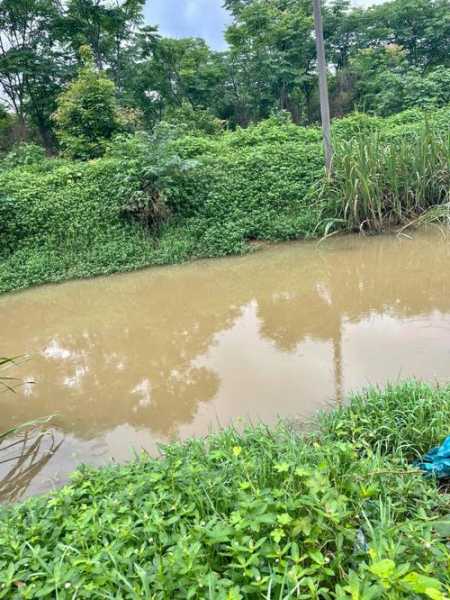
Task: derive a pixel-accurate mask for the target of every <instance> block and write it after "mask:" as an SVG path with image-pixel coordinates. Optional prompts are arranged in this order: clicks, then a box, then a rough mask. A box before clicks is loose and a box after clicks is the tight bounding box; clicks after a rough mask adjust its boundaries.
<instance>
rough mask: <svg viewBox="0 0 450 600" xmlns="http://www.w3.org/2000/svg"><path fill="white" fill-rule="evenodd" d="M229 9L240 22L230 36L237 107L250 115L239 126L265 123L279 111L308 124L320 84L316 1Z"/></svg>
mask: <svg viewBox="0 0 450 600" xmlns="http://www.w3.org/2000/svg"><path fill="white" fill-rule="evenodd" d="M226 5H227V6H228V7H229V8H230V9H231V10H232V13H233V15H234V17H235V20H234V23H233V24H232V25H231V26H230V27H229V28H228V30H227V32H226V39H227V41H228V43H229V45H230V61H231V65H232V67H233V79H232V81H233V86H232V89H233V92H234V95H235V98H236V105H237V106H239V105H241V107H242V105H243V108H244V110H245V112H244V114H242V115H240V116H238V117H237V121H238V122H241V123H243V124H245V121H248V120H259V119H261V118H265V117H267V116H269V115H270V113H271V112H272V111H274V110H287V111H289V112H290V113H291V115H292V117H293V119H294V121H296V122H299V121H301V120H302V119H303V120H304V119H305V118H306V117H307V112H308V101H309V99H310V95H311V91H312V87H313V85H314V82H315V75H314V66H315V48H314V38H313V36H312V28H313V19H312V5H311V2H310V0H301V1H298V0H270V1H269V2H267V1H266V0H253V1H247V2H240V1H238V2H233V1H229V2H227V3H226ZM243 108H241V109H240V110H241V111H242V110H243Z"/></svg>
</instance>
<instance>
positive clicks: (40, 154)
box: [0, 143, 47, 170]
mask: <svg viewBox="0 0 450 600" xmlns="http://www.w3.org/2000/svg"><path fill="white" fill-rule="evenodd" d="M46 158H47V157H46V154H45V150H44V148H42V146H38V145H37V144H25V143H22V144H17V145H16V146H14V147H13V148H11V150H10V151H9V152H8V154H7V155H6V156H5V157H4V158H3V159H2V160H1V161H0V169H2V170H6V169H14V168H15V167H23V166H30V165H35V164H39V163H42V162H43V161H44V160H46Z"/></svg>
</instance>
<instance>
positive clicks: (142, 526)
mask: <svg viewBox="0 0 450 600" xmlns="http://www.w3.org/2000/svg"><path fill="white" fill-rule="evenodd" d="M402 402H403V403H404V405H405V407H406V415H405V416H404V417H403V416H402V413H401V411H400V410H399V408H398V407H399V406H400V404H401V403H402ZM431 407H433V411H431ZM393 408H394V409H396V410H394V411H392V409H393ZM413 415H415V418H414V417H413ZM449 416H450V388H443V389H433V388H431V387H428V386H426V385H421V384H416V383H406V384H403V385H399V386H396V387H391V388H387V389H386V390H385V391H383V392H381V391H376V390H371V391H369V392H368V393H366V394H363V395H360V396H356V397H354V398H353V399H352V400H351V401H350V403H349V405H348V406H347V407H346V408H342V409H340V410H338V411H336V412H334V413H332V415H329V416H324V417H322V418H320V419H319V424H318V430H317V431H316V432H315V433H313V434H301V433H299V432H298V431H297V430H296V429H294V428H293V427H289V426H286V425H284V426H279V427H278V428H276V429H275V430H272V431H271V430H268V429H267V428H264V427H262V426H261V427H249V428H247V429H246V430H245V431H244V432H242V433H238V432H237V431H235V430H233V429H227V430H225V431H223V432H221V433H219V434H217V435H213V436H210V437H208V438H206V439H205V440H191V441H189V442H187V443H184V444H172V445H170V446H167V447H165V448H164V451H163V456H162V458H161V459H160V460H156V459H151V458H149V457H142V458H140V459H138V460H136V461H135V462H133V463H131V464H129V465H126V466H112V467H109V468H105V469H101V470H95V469H92V468H87V467H85V468H82V469H80V470H79V471H77V472H76V473H75V474H74V476H73V479H72V482H71V483H70V484H69V485H67V486H66V487H64V488H63V489H61V490H60V491H58V492H56V493H55V494H53V495H51V496H49V497H42V498H34V499H31V500H29V501H27V502H25V503H23V504H21V505H17V506H13V507H10V508H4V509H3V510H2V512H1V513H0V516H1V519H0V595H1V596H2V597H7V598H37V597H42V598H45V597H48V598H55V597H58V598H74V597H76V598H155V599H157V598H161V599H162V598H183V599H184V598H199V599H200V598H201V599H204V598H213V599H224V600H225V599H228V600H234V599H240V598H255V599H256V598H277V599H279V598H286V599H287V598H308V599H309V598H311V599H319V598H323V599H332V598H333V599H334V598H336V599H340V600H344V599H349V600H350V599H355V598H361V599H363V598H364V599H365V598H373V599H376V598H389V599H394V600H395V599H397V598H398V599H402V598H413V599H414V598H433V599H445V598H446V597H447V595H448V593H449V591H450V577H449V571H448V564H449V558H450V553H449V548H448V546H447V538H446V537H445V535H446V534H448V524H449V523H448V512H449V498H448V496H447V495H445V494H443V493H440V492H439V490H438V489H437V487H436V484H435V482H434V481H433V480H431V479H427V478H425V477H423V476H422V475H421V474H420V473H418V472H417V471H416V470H415V468H414V466H411V463H410V462H409V460H410V458H411V457H413V456H417V455H419V454H420V453H421V452H422V451H423V449H424V447H425V446H427V444H428V443H430V444H436V443H438V442H439V441H440V440H441V438H442V437H443V436H444V435H446V434H447V433H448V423H449ZM374 432H375V433H374ZM446 527H447V529H446Z"/></svg>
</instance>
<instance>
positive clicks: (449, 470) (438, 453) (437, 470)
mask: <svg viewBox="0 0 450 600" xmlns="http://www.w3.org/2000/svg"><path fill="white" fill-rule="evenodd" d="M417 466H418V467H419V469H421V470H422V471H425V472H426V473H429V474H430V475H435V476H436V477H438V478H439V479H445V478H446V477H450V435H449V436H448V438H446V439H445V440H444V442H443V444H442V445H441V446H438V447H437V448H433V449H432V450H430V451H429V452H427V454H425V456H424V457H423V462H420V463H418V464H417Z"/></svg>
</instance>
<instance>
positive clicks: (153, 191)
mask: <svg viewBox="0 0 450 600" xmlns="http://www.w3.org/2000/svg"><path fill="white" fill-rule="evenodd" d="M172 136H173V131H172V130H171V128H167V127H159V128H157V129H156V131H155V132H154V133H153V134H152V135H150V134H146V133H139V134H136V135H134V136H125V135H124V136H118V137H116V139H115V140H114V142H113V143H112V144H111V145H110V146H109V149H108V156H111V157H114V158H116V159H118V163H117V175H116V177H115V180H116V186H117V187H116V189H117V194H118V197H119V198H120V204H121V207H122V211H123V212H124V213H125V214H127V215H130V216H132V217H133V218H135V219H137V220H138V221H140V222H141V223H142V224H143V225H145V226H146V227H150V228H153V229H155V228H158V227H159V226H160V225H161V223H163V222H164V221H165V220H167V219H168V217H169V215H170V212H171V208H176V206H174V204H176V201H175V197H176V194H177V189H178V188H177V185H178V183H179V181H180V179H181V178H182V177H183V175H184V174H185V173H186V172H187V171H188V170H189V169H192V168H193V167H194V166H195V162H193V161H192V160H189V159H184V160H183V159H181V158H180V156H179V155H178V154H176V153H175V152H174V151H173V149H172V148H171V147H170V142H171V139H172ZM170 200H171V204H172V206H170V205H169V204H170Z"/></svg>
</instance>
